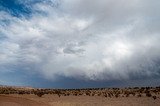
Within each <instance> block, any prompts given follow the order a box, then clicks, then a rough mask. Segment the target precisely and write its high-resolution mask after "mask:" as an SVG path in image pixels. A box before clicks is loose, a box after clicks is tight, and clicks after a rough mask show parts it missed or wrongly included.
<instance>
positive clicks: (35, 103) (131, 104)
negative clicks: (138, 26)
mask: <svg viewBox="0 0 160 106" xmlns="http://www.w3.org/2000/svg"><path fill="white" fill-rule="evenodd" d="M0 106H160V87H157V88H152V87H143V88H138V87H136V88H124V89H119V88H96V89H91V88H90V89H65V90H64V89H34V88H12V87H1V88H0Z"/></svg>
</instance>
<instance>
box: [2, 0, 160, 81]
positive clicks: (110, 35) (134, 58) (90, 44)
mask: <svg viewBox="0 0 160 106" xmlns="http://www.w3.org/2000/svg"><path fill="white" fill-rule="evenodd" d="M30 3H31V0H29V1H27V2H25V4H27V7H29V8H30V9H31V11H32V12H31V14H30V17H29V18H28V17H27V18H26V16H25V15H24V16H23V17H15V16H13V15H11V14H10V13H8V12H6V11H1V12H0V16H1V17H0V34H1V35H0V67H1V68H3V69H6V70H14V71H19V70H16V68H17V67H20V68H21V69H22V70H24V71H27V72H28V73H36V74H40V75H42V76H43V77H44V78H46V79H51V80H55V79H57V76H64V77H69V78H75V79H83V80H115V79H116V80H119V79H131V78H134V77H143V76H145V77H146V76H147V77H151V76H154V75H160V71H159V69H160V67H159V65H160V62H159V60H160V58H159V57H160V48H159V47H160V44H159V41H160V35H159V33H160V32H159V29H158V28H159V26H160V23H159V19H160V15H159V14H158V10H159V5H158V4H159V3H160V2H159V1H158V0H153V2H150V1H149V0H147V1H146V0H145V1H144V0H132V1H126V0H119V1H116V0H99V1H93V0H76V1H75V0H67V1H65V0H47V1H46V2H35V3H33V4H32V5H31V4H30ZM18 69H19V68H18Z"/></svg>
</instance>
